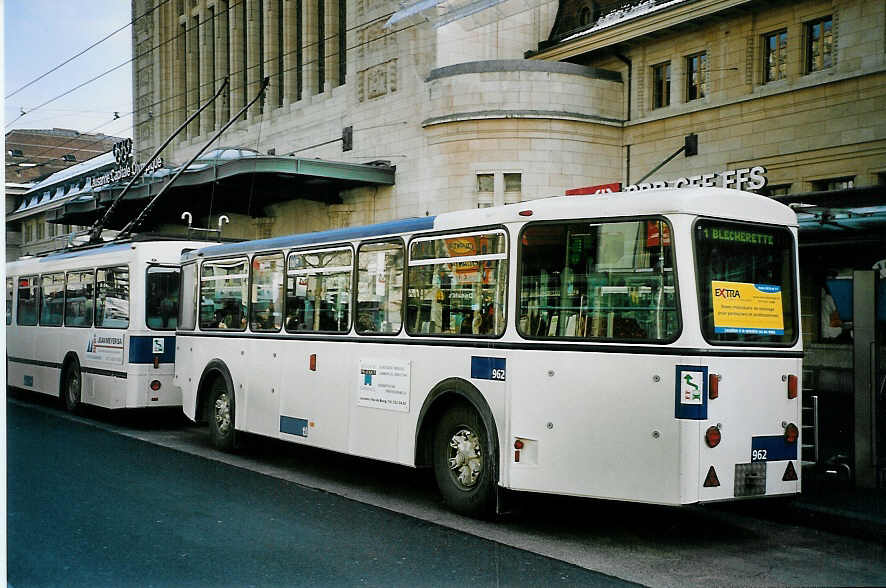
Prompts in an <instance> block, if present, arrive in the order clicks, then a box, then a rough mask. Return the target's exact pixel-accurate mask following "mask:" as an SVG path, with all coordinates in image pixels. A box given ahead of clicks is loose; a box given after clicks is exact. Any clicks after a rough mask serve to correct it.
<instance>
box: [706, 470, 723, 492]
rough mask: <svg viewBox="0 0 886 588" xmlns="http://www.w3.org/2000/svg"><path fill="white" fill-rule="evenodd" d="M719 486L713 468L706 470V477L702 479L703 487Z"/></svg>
mask: <svg viewBox="0 0 886 588" xmlns="http://www.w3.org/2000/svg"><path fill="white" fill-rule="evenodd" d="M719 485H720V480H719V479H718V478H717V472H715V471H714V466H711V469H709V470H708V475H707V476H706V477H705V479H704V487H705V488H713V487H714V486H719Z"/></svg>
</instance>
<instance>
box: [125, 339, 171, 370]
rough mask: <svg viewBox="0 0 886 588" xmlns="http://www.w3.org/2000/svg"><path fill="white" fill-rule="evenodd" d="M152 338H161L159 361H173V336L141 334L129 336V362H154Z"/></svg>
mask: <svg viewBox="0 0 886 588" xmlns="http://www.w3.org/2000/svg"><path fill="white" fill-rule="evenodd" d="M154 339H163V353H161V354H159V355H160V363H175V336H174V335H173V336H166V337H164V336H162V335H161V336H158V337H153V336H150V335H148V336H143V335H131V336H130V337H129V363H154Z"/></svg>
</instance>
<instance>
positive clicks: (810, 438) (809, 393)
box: [800, 370, 819, 466]
mask: <svg viewBox="0 0 886 588" xmlns="http://www.w3.org/2000/svg"><path fill="white" fill-rule="evenodd" d="M804 372H805V373H804V374H803V384H804V386H803V405H802V409H801V410H802V416H801V419H802V420H801V423H802V428H803V436H802V441H803V446H802V448H801V450H802V451H801V454H800V463H801V465H803V466H812V465H815V464H817V463H818V462H819V455H818V431H819V429H818V395H817V394H814V392H815V389H814V388H811V387H810V388H807V387H806V383H807V382H811V381H812V380H813V377H812V376H813V374H812V373H811V370H810V371H807V370H804Z"/></svg>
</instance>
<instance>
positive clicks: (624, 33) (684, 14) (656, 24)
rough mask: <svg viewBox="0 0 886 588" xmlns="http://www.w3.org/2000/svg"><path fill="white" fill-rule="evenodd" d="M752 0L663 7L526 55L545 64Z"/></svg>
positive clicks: (709, 0)
mask: <svg viewBox="0 0 886 588" xmlns="http://www.w3.org/2000/svg"><path fill="white" fill-rule="evenodd" d="M754 1H755V0H697V1H695V2H680V3H677V4H675V5H674V6H668V7H663V8H662V9H661V10H656V11H653V12H650V13H648V14H644V15H641V16H637V17H635V18H631V19H627V20H625V21H623V22H619V23H617V24H613V25H612V26H608V27H604V28H601V29H598V30H595V29H594V28H593V27H591V28H589V29H588V30H587V31H585V32H584V33H576V34H574V35H572V36H570V37H567V38H566V39H565V40H563V41H561V42H559V43H557V44H556V45H554V46H553V47H549V48H546V49H541V50H539V51H538V52H536V53H533V54H530V55H527V57H528V58H529V59H534V60H545V61H562V60H565V59H569V58H571V57H575V56H577V55H582V54H585V53H589V52H592V51H597V50H599V49H604V48H607V47H611V46H613V45H617V44H619V43H624V42H628V41H631V40H633V39H636V38H637V37H642V36H644V35H648V34H652V33H656V32H658V31H663V30H667V29H672V28H673V27H676V26H679V25H681V24H684V23H688V22H690V21H694V20H697V19H700V18H704V17H707V16H711V15H714V14H717V13H719V12H722V11H724V10H728V9H731V8H736V7H740V6H742V5H746V4H752V3H753V2H754Z"/></svg>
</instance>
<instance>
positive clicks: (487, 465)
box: [433, 405, 496, 517]
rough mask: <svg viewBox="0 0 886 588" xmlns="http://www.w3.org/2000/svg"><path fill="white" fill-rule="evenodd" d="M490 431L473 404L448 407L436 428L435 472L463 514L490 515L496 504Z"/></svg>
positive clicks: (443, 490) (445, 496)
mask: <svg viewBox="0 0 886 588" xmlns="http://www.w3.org/2000/svg"><path fill="white" fill-rule="evenodd" d="M489 448H490V444H489V435H488V432H487V431H486V427H485V425H484V424H483V421H482V419H481V418H480V415H479V414H477V411H475V410H474V409H473V408H470V407H467V406H462V405H457V406H453V407H451V408H450V409H448V410H447V411H446V412H445V413H444V414H443V416H442V417H441V418H440V421H439V422H438V423H437V428H436V431H435V432H434V446H433V455H434V476H435V478H436V479H437V486H438V487H439V488H440V494H442V495H443V500H444V501H445V502H446V504H447V505H449V507H450V508H451V509H452V510H454V511H456V512H458V513H460V514H463V515H467V516H471V517H488V516H490V515H491V514H492V513H493V511H494V507H495V484H496V481H495V479H494V472H495V467H494V460H495V456H494V455H493V454H492V452H491V451H490V449H489Z"/></svg>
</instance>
